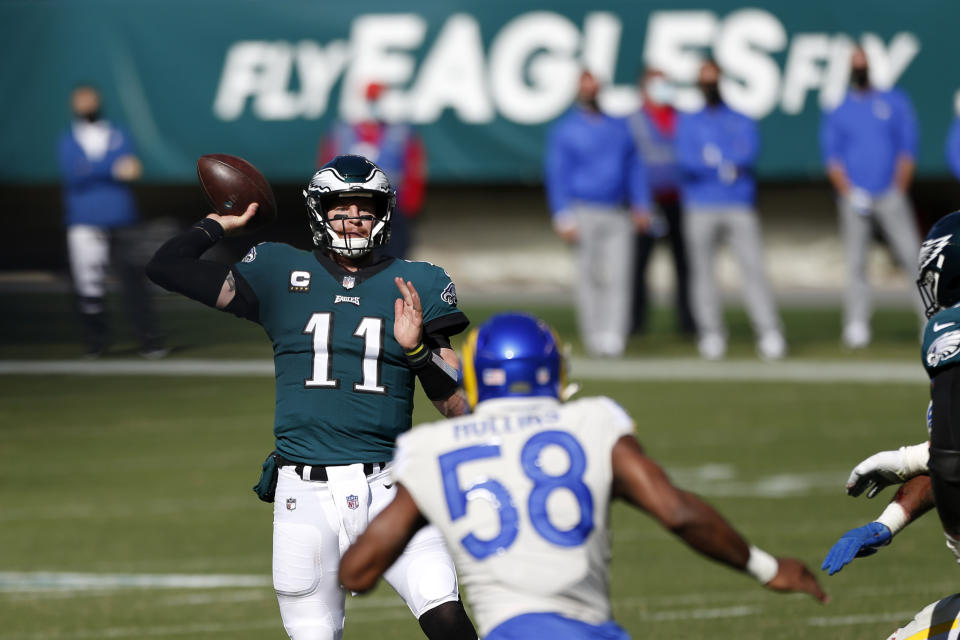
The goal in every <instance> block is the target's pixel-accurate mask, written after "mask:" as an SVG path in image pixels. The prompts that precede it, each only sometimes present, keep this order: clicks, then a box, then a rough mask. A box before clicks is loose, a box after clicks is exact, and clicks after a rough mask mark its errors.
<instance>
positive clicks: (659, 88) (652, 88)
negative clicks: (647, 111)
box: [644, 76, 674, 104]
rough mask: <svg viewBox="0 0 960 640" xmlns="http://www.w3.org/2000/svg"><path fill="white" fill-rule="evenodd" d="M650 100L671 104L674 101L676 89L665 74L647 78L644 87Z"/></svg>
mask: <svg viewBox="0 0 960 640" xmlns="http://www.w3.org/2000/svg"><path fill="white" fill-rule="evenodd" d="M644 88H645V89H646V91H647V95H648V96H650V100H651V101H653V102H654V103H656V104H670V103H671V102H673V95H674V89H673V85H672V84H670V81H669V80H667V79H666V78H664V77H663V76H654V77H653V78H650V79H649V80H647V83H646V85H645V87H644Z"/></svg>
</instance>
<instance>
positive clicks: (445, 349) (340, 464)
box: [147, 156, 477, 640]
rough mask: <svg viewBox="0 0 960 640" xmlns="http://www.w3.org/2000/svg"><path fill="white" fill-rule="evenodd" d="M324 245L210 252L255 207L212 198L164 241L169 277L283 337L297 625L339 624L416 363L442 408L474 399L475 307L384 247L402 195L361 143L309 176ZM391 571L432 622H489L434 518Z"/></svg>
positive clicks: (444, 633)
mask: <svg viewBox="0 0 960 640" xmlns="http://www.w3.org/2000/svg"><path fill="white" fill-rule="evenodd" d="M304 196H305V198H306V205H307V216H308V220H309V223H310V229H311V232H312V234H313V243H314V245H315V248H314V250H313V251H303V250H300V249H296V248H294V247H292V246H289V245H286V244H279V243H272V242H266V243H261V244H258V245H256V246H254V247H252V248H251V249H250V251H249V252H248V253H247V255H246V256H245V257H244V258H243V260H242V261H241V262H239V263H237V264H234V265H232V266H230V265H223V264H219V263H214V262H209V261H204V260H200V259H199V258H200V255H201V254H202V253H203V251H205V250H206V249H207V248H209V247H210V246H212V245H213V244H215V243H216V242H217V241H218V240H219V239H220V238H221V237H222V236H223V235H230V234H232V233H235V232H237V231H239V230H241V229H243V227H244V225H246V224H247V222H249V220H250V219H251V218H252V217H253V216H255V215H256V209H257V205H256V204H252V205H250V207H248V209H247V210H246V211H245V212H244V213H243V214H242V215H240V216H219V215H217V214H210V215H208V216H207V217H206V218H204V219H203V220H201V221H200V222H199V223H198V224H197V225H195V226H194V227H192V228H191V229H190V230H188V231H187V232H185V233H183V234H180V235H179V236H176V237H175V238H173V239H171V240H170V241H169V242H167V243H166V244H165V245H164V246H163V247H161V248H160V249H159V250H158V251H157V254H156V255H155V256H154V258H153V260H152V261H151V262H150V264H149V265H148V267H147V273H148V275H149V276H150V277H151V279H153V280H154V281H155V282H157V283H158V284H160V285H161V286H163V287H165V288H167V289H170V290H172V291H177V292H180V293H183V294H184V295H187V296H189V297H191V298H194V299H196V300H199V301H201V302H204V303H206V304H208V305H210V306H212V307H215V308H217V309H221V310H224V311H228V312H230V313H233V314H235V315H237V316H239V317H242V318H246V319H248V320H251V321H253V322H256V323H258V324H259V325H261V326H262V327H263V329H264V331H265V332H266V333H267V336H268V337H269V338H270V340H271V342H272V343H273V350H274V370H275V374H276V410H275V419H274V435H275V439H276V450H275V452H274V453H273V454H271V456H270V457H269V458H268V459H267V462H265V463H264V476H265V477H264V478H263V479H262V481H261V483H260V485H259V486H258V487H257V492H258V494H260V496H261V498H263V499H265V500H267V501H272V502H273V503H274V535H273V582H274V588H275V589H276V592H277V599H278V601H279V604H280V613H281V616H282V618H283V624H284V627H285V628H286V631H287V633H288V634H289V636H290V637H291V638H294V639H295V640H318V639H331V640H332V639H334V638H340V637H341V636H342V633H343V625H344V602H345V597H346V592H345V591H344V590H343V588H342V587H341V586H340V584H339V581H338V574H337V566H338V564H339V560H340V554H341V552H342V551H343V550H345V549H346V548H347V546H349V545H350V544H351V543H352V542H353V541H354V540H355V539H356V538H357V536H358V535H359V534H360V533H361V532H362V531H363V530H364V529H365V528H366V525H367V522H368V521H369V519H370V518H372V517H373V516H375V515H376V514H377V513H378V512H379V511H380V510H382V509H383V508H384V507H385V506H386V505H387V504H388V503H389V502H390V501H391V500H392V498H393V496H394V494H395V492H396V489H395V487H394V485H393V481H392V480H391V478H390V470H389V467H390V464H389V461H390V460H391V459H392V457H393V450H394V444H395V441H396V438H397V436H398V435H400V434H401V433H403V432H405V431H407V430H409V429H410V427H411V413H412V410H413V393H414V387H415V380H414V379H415V378H419V379H420V382H421V385H422V387H423V389H424V391H425V393H426V394H427V396H428V397H429V398H430V399H431V400H432V401H433V403H434V405H435V406H436V407H437V409H438V410H439V411H440V413H441V414H443V415H444V416H446V417H453V416H457V415H461V414H463V413H465V412H466V411H467V410H468V405H467V401H466V399H465V398H464V396H463V395H462V393H461V392H460V391H459V386H460V385H459V383H460V361H459V359H458V358H457V356H456V353H455V352H454V351H453V349H452V348H451V346H450V341H449V338H450V336H452V335H455V334H457V333H460V332H461V331H463V330H464V329H465V328H466V326H467V324H468V320H467V318H466V316H465V315H464V314H463V313H462V312H461V311H460V310H459V309H458V308H457V295H456V288H455V287H454V284H453V282H452V281H451V280H450V277H449V276H448V275H447V274H446V272H445V271H444V270H443V269H441V268H440V267H437V266H435V265H432V264H430V263H427V262H410V261H406V260H400V259H396V258H393V257H389V256H379V255H378V254H377V252H376V248H377V247H380V246H383V245H385V244H386V243H387V242H388V240H389V237H390V218H391V215H392V214H393V208H394V203H395V201H396V195H395V192H394V191H393V189H392V187H391V185H390V182H389V180H388V179H387V177H386V175H385V174H384V173H383V171H381V170H380V168H379V167H377V166H376V165H375V164H373V163H372V162H370V161H369V160H367V159H366V158H363V157H361V156H338V157H336V158H334V159H333V160H332V161H330V162H329V163H327V164H326V165H324V166H323V167H322V168H321V169H320V170H319V171H318V172H317V173H316V174H315V175H314V176H313V178H312V179H311V181H310V183H309V185H308V186H307V188H306V190H305V191H304ZM421 533H424V534H425V535H423V536H419V535H418V537H417V538H414V539H413V540H412V541H411V543H410V545H409V546H408V548H407V552H406V553H404V554H403V556H401V558H400V559H399V560H398V561H397V563H396V564H394V565H393V566H392V567H391V569H390V571H389V572H388V573H387V576H386V577H387V581H388V582H389V583H390V584H391V586H393V588H394V589H395V590H396V591H397V592H398V593H399V594H400V596H401V597H402V598H403V599H404V601H405V602H406V604H407V606H408V607H409V608H410V610H411V612H412V613H413V614H414V615H415V616H416V617H417V619H418V620H419V622H420V625H421V627H422V629H423V631H424V633H425V634H426V635H427V637H428V638H431V639H435V638H453V639H460V638H469V639H471V640H472V639H475V638H476V637H477V634H476V631H475V630H474V628H473V625H472V623H471V622H470V620H469V618H468V617H467V615H466V613H465V612H464V609H463V605H462V603H461V601H460V598H459V589H458V585H457V578H456V573H455V570H454V565H453V561H452V559H451V557H450V554H449V552H448V551H447V549H446V546H445V545H444V542H443V539H442V537H441V535H440V533H439V532H438V531H436V530H435V529H432V528H425V529H423V530H422V531H421Z"/></svg>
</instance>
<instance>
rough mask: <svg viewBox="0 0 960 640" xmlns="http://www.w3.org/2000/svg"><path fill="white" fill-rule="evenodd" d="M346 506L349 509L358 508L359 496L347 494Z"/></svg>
mask: <svg viewBox="0 0 960 640" xmlns="http://www.w3.org/2000/svg"><path fill="white" fill-rule="evenodd" d="M347 507H348V508H350V509H359V508H360V498H358V497H357V496H355V495H352V494H351V495H349V496H347Z"/></svg>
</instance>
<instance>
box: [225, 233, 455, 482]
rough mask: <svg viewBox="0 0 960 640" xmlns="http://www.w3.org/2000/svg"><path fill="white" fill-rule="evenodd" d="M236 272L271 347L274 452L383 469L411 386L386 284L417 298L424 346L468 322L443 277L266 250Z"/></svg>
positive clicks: (423, 265) (415, 267)
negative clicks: (407, 286) (350, 266)
mask: <svg viewBox="0 0 960 640" xmlns="http://www.w3.org/2000/svg"><path fill="white" fill-rule="evenodd" d="M235 268H236V270H237V272H238V273H239V274H240V275H241V276H242V278H243V279H244V280H245V281H246V282H247V283H248V284H249V285H250V288H251V289H252V290H253V293H254V294H256V297H257V301H258V303H259V313H258V316H259V317H258V322H259V323H260V324H261V325H262V326H263V328H264V330H265V331H266V332H267V335H268V336H270V340H271V341H272V342H273V360H274V369H275V374H276V379H277V380H276V385H277V388H276V411H275V418H274V435H275V436H276V449H277V452H278V453H280V455H282V456H283V457H284V458H287V459H288V460H291V461H294V462H302V463H306V464H353V463H356V462H377V461H383V460H390V459H391V457H392V456H393V449H394V443H395V441H396V438H397V436H398V435H399V434H401V433H403V432H404V431H407V430H408V429H410V426H411V413H412V411H413V391H414V384H415V383H414V377H415V376H414V374H413V372H412V371H411V370H410V369H409V368H408V367H407V359H406V356H405V355H404V353H403V349H402V348H401V347H400V345H399V344H398V343H397V341H396V340H395V339H394V337H393V321H394V301H395V300H396V299H397V298H399V297H400V292H399V291H398V290H397V286H396V284H395V283H394V278H395V277H397V276H399V277H401V278H403V279H404V280H409V281H411V282H413V285H414V287H416V289H417V292H418V293H419V294H420V300H421V303H422V305H423V327H424V328H423V335H424V337H425V338H426V337H427V336H431V335H434V336H450V335H454V334H456V333H460V332H461V331H463V329H464V328H466V326H467V324H468V321H467V318H466V316H464V315H463V313H462V312H461V311H460V310H459V309H457V296H456V289H455V287H454V285H453V282H451V280H450V277H449V276H448V275H447V274H446V272H445V271H444V270H443V269H441V268H440V267H437V266H435V265H432V264H430V263H428V262H408V261H406V260H398V259H394V258H388V257H384V258H380V259H378V260H376V261H374V263H373V264H371V265H370V266H366V267H363V268H361V269H360V270H359V271H357V272H348V271H346V270H344V269H342V268H341V267H340V266H339V265H337V264H336V263H334V262H333V261H332V260H331V259H330V258H328V257H327V256H325V255H323V254H321V253H320V252H309V251H302V250H300V249H296V248H294V247H292V246H290V245H286V244H279V243H272V242H267V243H263V244H259V245H256V246H255V247H253V248H252V249H250V252H249V253H248V254H247V255H246V256H245V257H244V258H243V260H242V261H241V262H239V263H237V264H236V265H235Z"/></svg>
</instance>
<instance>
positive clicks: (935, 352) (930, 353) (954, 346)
mask: <svg viewBox="0 0 960 640" xmlns="http://www.w3.org/2000/svg"><path fill="white" fill-rule="evenodd" d="M957 353H960V331H950V332H948V333H945V334H943V335H942V336H939V337H938V338H937V339H936V340H934V341H933V343H932V344H931V345H930V348H929V349H927V356H926V358H927V366H928V367H931V368H933V367H937V366H939V365H940V363H942V362H943V361H944V360H949V359H950V358H952V357H953V356H955V355H957Z"/></svg>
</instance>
